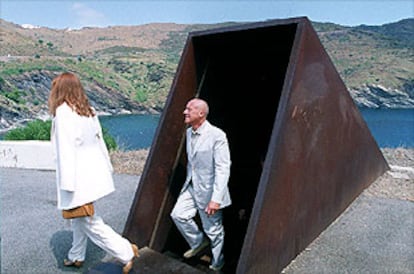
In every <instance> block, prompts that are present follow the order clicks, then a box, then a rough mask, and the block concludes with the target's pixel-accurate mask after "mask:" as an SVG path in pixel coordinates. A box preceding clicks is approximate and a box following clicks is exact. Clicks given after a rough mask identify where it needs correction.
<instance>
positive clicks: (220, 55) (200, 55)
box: [164, 24, 297, 273]
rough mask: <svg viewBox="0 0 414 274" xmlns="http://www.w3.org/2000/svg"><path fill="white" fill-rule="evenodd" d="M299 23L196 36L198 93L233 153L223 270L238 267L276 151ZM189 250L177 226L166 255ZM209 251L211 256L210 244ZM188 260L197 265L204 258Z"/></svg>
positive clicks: (181, 174) (177, 183) (177, 179)
mask: <svg viewBox="0 0 414 274" xmlns="http://www.w3.org/2000/svg"><path fill="white" fill-rule="evenodd" d="M296 27H297V25H296V24H289V25H281V26H271V27H264V28H251V29H243V30H236V31H230V32H217V33H211V34H207V35H200V36H197V35H195V36H193V37H192V42H193V46H194V53H195V54H194V55H195V61H196V66H197V77H198V79H197V81H198V82H199V83H200V87H199V95H198V96H199V97H200V98H202V99H205V100H206V101H207V102H208V104H209V107H210V113H209V116H208V120H209V121H210V122H211V123H212V124H213V125H216V126H218V127H219V128H221V129H223V130H224V131H225V132H226V134H227V138H228V141H229V146H230V152H231V160H232V166H231V175H230V181H229V188H230V193H231V198H232V205H231V206H229V207H228V208H226V209H224V211H223V213H224V219H223V222H224V227H225V233H226V234H225V247H224V256H225V261H226V264H225V268H224V273H234V272H235V271H236V267H237V264H238V259H239V256H240V253H241V249H242V247H243V242H244V238H245V235H246V230H247V227H248V224H249V220H250V215H251V212H252V208H253V205H254V201H255V197H256V192H257V187H258V185H259V182H260V177H261V174H262V166H263V162H264V160H265V159H266V155H270V154H269V153H271V151H270V152H269V151H268V145H269V141H270V138H271V135H272V130H273V127H274V123H275V119H276V114H277V111H278V106H279V100H280V97H281V92H282V88H283V84H284V80H285V76H286V70H287V67H288V64H289V58H290V54H291V51H292V45H293V41H294V38H295V33H296ZM194 92H195V94H196V93H197V91H194ZM181 154H182V155H181V156H182V157H181V159H182V160H181V162H180V164H179V165H178V167H177V169H180V170H177V171H176V174H175V176H174V179H173V181H174V182H173V183H172V184H171V186H172V187H173V188H174V190H172V192H173V195H178V191H179V189H180V188H181V186H182V184H183V182H184V178H185V151H184V149H183V151H181ZM177 190H178V191H177ZM188 248H189V247H188V245H187V243H186V242H185V240H184V238H183V237H182V236H181V235H180V234H179V232H178V231H177V230H176V228H175V226H174V225H172V229H171V230H170V232H169V234H168V237H167V241H166V244H165V246H164V253H168V254H175V255H176V256H177V257H180V256H181V255H182V254H183V252H185V250H187V249H188ZM202 255H203V254H200V256H199V257H202ZM204 255H206V257H208V256H209V250H208V248H207V250H206V251H205V253H204ZM185 262H186V263H189V264H191V265H194V266H197V265H198V264H200V258H196V259H190V260H189V261H185ZM206 265H208V263H206Z"/></svg>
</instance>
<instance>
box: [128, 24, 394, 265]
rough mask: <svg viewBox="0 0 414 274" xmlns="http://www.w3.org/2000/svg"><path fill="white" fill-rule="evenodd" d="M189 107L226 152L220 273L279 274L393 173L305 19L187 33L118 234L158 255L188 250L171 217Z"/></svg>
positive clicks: (178, 186) (179, 180)
mask: <svg viewBox="0 0 414 274" xmlns="http://www.w3.org/2000/svg"><path fill="white" fill-rule="evenodd" d="M194 96H198V97H200V98H203V99H205V100H206V101H207V102H208V103H209V105H210V114H209V120H210V122H211V123H212V124H215V125H217V126H219V127H220V128H222V129H223V130H224V131H225V132H226V133H227V136H228V140H229V143H230V149H231V157H232V170H231V178H230V182H229V186H230V191H231V194H232V200H233V205H232V206H231V207H229V208H228V209H226V210H225V215H224V218H225V219H224V221H225V230H226V240H225V241H226V242H225V258H226V270H225V273H279V272H280V271H281V270H282V269H283V268H284V267H285V266H286V265H288V264H289V263H290V262H291V260H292V259H293V258H295V256H297V255H298V254H299V253H300V252H301V251H302V250H303V249H305V248H306V246H308V245H309V244H310V243H311V242H312V241H313V240H314V239H315V238H316V237H317V236H318V235H319V234H320V233H321V232H322V231H323V230H324V229H326V228H327V227H328V226H329V225H330V224H331V223H332V222H333V221H334V220H335V219H336V218H337V217H338V216H339V215H340V214H341V213H342V212H343V211H344V210H345V209H346V208H347V207H348V206H349V205H350V204H351V203H352V201H353V200H354V199H355V198H356V197H357V196H358V195H359V194H360V193H361V192H362V191H363V190H364V189H365V188H366V187H368V186H369V185H370V184H371V183H372V182H373V181H374V180H375V179H376V178H377V177H379V176H380V175H382V174H383V173H384V172H385V171H386V170H387V169H388V168H389V167H388V164H387V163H386V161H385V159H384V157H383V155H382V153H381V151H380V149H379V148H378V146H377V144H376V142H375V140H374V139H373V137H372V135H371V133H370V131H369V129H368V127H367V125H366V123H365V122H364V120H363V119H362V117H361V115H360V113H359V110H358V108H357V107H356V105H355V104H354V102H353V100H352V98H351V96H350V94H349V92H348V91H347V89H346V87H345V85H344V83H343V81H342V80H341V78H340V76H339V74H338V72H337V71H336V69H335V67H334V65H333V63H332V61H331V60H330V58H329V56H328V54H327V53H326V51H325V49H324V48H323V46H322V44H321V42H320V40H319V39H318V36H317V34H316V32H315V30H314V29H313V27H312V24H311V22H310V21H309V20H308V19H307V18H306V17H300V18H291V19H286V20H271V21H265V22H258V23H248V24H240V25H236V26H231V27H225V28H219V29H213V30H207V31H200V32H192V33H190V34H189V36H188V39H187V42H186V44H185V47H184V50H183V53H182V57H181V60H180V63H179V66H178V69H177V72H176V76H175V78H174V81H173V84H172V87H171V90H170V93H169V96H168V98H167V101H166V104H165V108H164V111H163V113H162V115H161V118H160V122H159V125H158V128H157V131H156V134H155V137H154V141H153V144H152V146H151V150H150V153H149V156H148V159H147V162H146V165H145V168H144V172H143V174H142V176H141V179H140V183H139V186H138V189H137V192H136V196H135V199H134V201H133V204H132V207H131V210H130V214H129V216H128V220H127V223H126V226H125V230H124V233H123V234H124V236H126V237H127V238H129V239H130V240H132V241H133V242H136V243H137V244H138V245H139V246H142V247H144V246H145V247H147V248H148V249H149V250H151V252H156V253H157V254H161V255H164V256H168V255H166V254H176V255H177V257H176V258H178V257H179V256H181V254H182V253H183V252H184V251H185V249H187V248H188V247H187V246H186V243H185V241H184V239H183V238H182V237H181V236H180V235H179V233H178V232H177V231H176V228H175V226H174V225H173V223H172V221H171V219H170V216H169V214H170V212H171V209H172V207H173V205H174V203H175V201H176V198H177V196H178V192H179V191H180V189H181V186H182V184H183V182H184V178H185V165H186V163H185V161H186V160H185V159H186V157H185V153H186V152H185V146H184V143H185V128H186V127H185V124H184V119H183V114H182V112H183V110H184V107H185V104H186V102H187V100H189V99H190V98H192V97H194ZM149 257H151V256H149ZM169 257H171V256H169ZM153 261H154V262H153V264H154V269H157V267H158V268H160V267H161V265H160V264H158V265H157V263H156V262H155V261H156V260H153ZM139 268H140V266H139V262H138V263H137V264H136V269H139ZM140 273H144V272H140ZM152 273H155V272H152ZM174 273H175V272H174Z"/></svg>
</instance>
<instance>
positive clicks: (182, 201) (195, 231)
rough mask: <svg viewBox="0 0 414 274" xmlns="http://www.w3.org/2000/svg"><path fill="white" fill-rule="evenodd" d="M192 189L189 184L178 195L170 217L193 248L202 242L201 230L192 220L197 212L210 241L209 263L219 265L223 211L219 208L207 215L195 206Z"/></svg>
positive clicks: (221, 255) (220, 261)
mask: <svg viewBox="0 0 414 274" xmlns="http://www.w3.org/2000/svg"><path fill="white" fill-rule="evenodd" d="M192 191H193V189H192V187H191V186H189V187H188V188H187V189H186V190H185V191H184V192H183V193H181V194H180V195H179V197H178V199H177V202H176V204H175V206H174V208H173V210H172V211H171V214H170V215H171V218H172V219H173V221H174V223H175V224H176V226H177V228H178V230H179V231H180V232H181V234H182V235H183V237H184V239H185V240H186V241H187V243H188V245H189V246H190V247H191V248H192V249H194V248H197V247H198V246H199V245H200V244H201V243H202V241H203V238H204V236H203V232H202V231H201V230H200V228H199V227H198V225H197V224H196V222H195V221H194V217H195V215H196V214H197V212H198V214H199V215H200V219H201V224H202V226H203V230H204V232H205V233H206V235H207V236H208V238H209V239H210V242H211V253H212V255H213V258H212V262H211V264H212V265H214V266H218V265H221V264H222V263H223V260H224V257H223V246H224V227H223V224H222V218H223V217H222V216H223V212H222V211H221V210H219V211H217V212H216V213H215V214H214V215H211V216H208V215H207V213H206V212H205V211H204V210H205V208H197V206H196V204H195V202H194V199H193V196H192Z"/></svg>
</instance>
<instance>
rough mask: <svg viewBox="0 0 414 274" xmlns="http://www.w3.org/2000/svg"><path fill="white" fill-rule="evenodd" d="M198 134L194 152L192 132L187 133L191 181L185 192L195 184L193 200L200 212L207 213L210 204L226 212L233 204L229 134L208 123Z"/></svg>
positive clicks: (189, 178) (204, 124)
mask: <svg viewBox="0 0 414 274" xmlns="http://www.w3.org/2000/svg"><path fill="white" fill-rule="evenodd" d="M197 132H199V133H200V135H199V136H198V140H197V143H196V144H195V146H194V150H193V149H192V148H191V134H192V129H191V127H190V128H188V129H187V158H188V163H187V178H186V180H185V183H184V186H183V188H182V191H184V190H185V189H187V187H188V185H189V182H190V181H192V184H193V189H194V192H193V197H194V199H195V201H196V204H197V206H198V207H199V208H201V209H205V208H206V207H207V204H208V203H209V202H210V201H214V202H216V203H219V204H220V208H224V207H226V206H229V205H230V204H231V198H230V192H229V189H228V180H229V177H230V165H231V160H230V149H229V144H228V141H227V137H226V134H225V133H224V132H223V131H222V130H221V129H219V128H217V127H215V126H213V125H212V124H210V123H209V122H208V121H205V122H204V123H203V125H202V126H201V127H200V128H199V129H198V130H197Z"/></svg>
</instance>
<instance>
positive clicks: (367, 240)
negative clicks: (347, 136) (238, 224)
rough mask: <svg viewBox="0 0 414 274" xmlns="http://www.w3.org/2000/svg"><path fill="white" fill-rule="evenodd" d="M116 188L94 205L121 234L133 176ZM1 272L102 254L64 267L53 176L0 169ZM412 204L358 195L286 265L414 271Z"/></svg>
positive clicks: (50, 267) (44, 268)
mask: <svg viewBox="0 0 414 274" xmlns="http://www.w3.org/2000/svg"><path fill="white" fill-rule="evenodd" d="M114 179H115V185H116V188H117V191H116V192H115V193H113V194H111V195H110V196H108V197H106V198H104V199H102V200H100V201H98V203H97V204H96V210H97V211H98V212H99V214H100V215H101V216H102V217H103V219H104V220H105V221H106V222H107V223H108V224H109V225H110V226H111V227H112V228H114V229H115V230H116V231H118V232H120V233H121V232H122V230H123V227H124V224H125V221H126V218H127V215H128V211H129V208H130V205H131V203H132V200H133V196H134V193H135V190H136V187H137V184H138V181H139V176H131V175H119V174H116V175H115V176H114ZM0 195H1V196H0V198H1V273H3V274H19V273H22V274H36V273H38V274H49V273H50V274H59V273H65V274H70V273H82V272H85V271H86V270H87V269H88V268H89V267H91V266H94V265H96V264H97V263H99V262H100V260H101V259H102V258H103V257H104V256H105V254H104V252H103V251H102V250H100V249H99V248H98V247H96V246H95V245H93V244H92V243H91V244H90V245H89V246H88V251H87V261H86V264H85V266H84V267H83V268H81V269H78V270H74V269H71V268H64V267H62V264H61V262H62V260H63V258H65V256H66V253H67V250H68V249H69V247H70V243H71V239H72V234H71V232H70V229H69V225H68V223H67V221H65V220H63V219H62V218H61V216H60V212H59V211H58V210H56V188H55V173H54V172H52V171H38V170H24V169H9V168H0ZM413 228H414V203H413V202H410V201H404V200H398V199H386V198H378V197H370V196H365V195H361V196H360V197H359V198H358V199H357V200H356V201H355V202H354V203H353V204H352V205H351V206H350V207H349V208H348V209H347V211H346V212H344V214H342V215H341V217H340V218H338V219H337V220H336V221H335V222H334V223H333V224H332V225H331V226H330V227H329V228H328V229H327V230H325V231H324V232H323V233H322V234H321V235H320V237H318V238H317V239H316V240H315V241H314V242H313V243H312V244H311V245H310V246H309V247H308V248H307V249H306V250H305V251H304V252H302V253H301V254H300V255H299V256H298V257H297V258H296V259H295V260H294V261H293V262H292V263H291V264H290V265H289V266H288V267H287V268H286V269H285V270H284V272H285V273H289V274H299V273H301V274H302V273H303V274H305V273H306V274H309V273H311V274H313V273H317V274H319V273H326V274H332V273H344V274H345V273H346V274H350V273H355V274H357V273H358V274H360V273H398V274H412V273H414V229H413Z"/></svg>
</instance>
